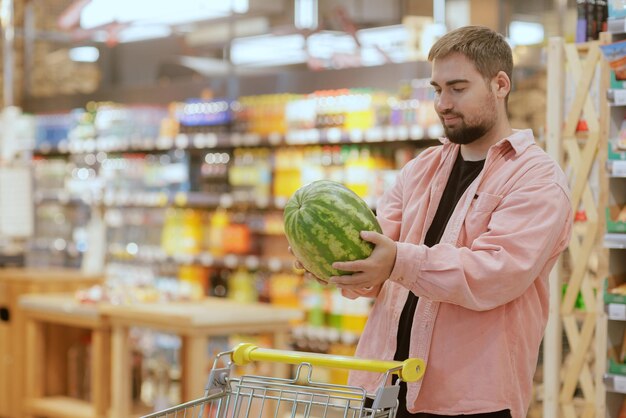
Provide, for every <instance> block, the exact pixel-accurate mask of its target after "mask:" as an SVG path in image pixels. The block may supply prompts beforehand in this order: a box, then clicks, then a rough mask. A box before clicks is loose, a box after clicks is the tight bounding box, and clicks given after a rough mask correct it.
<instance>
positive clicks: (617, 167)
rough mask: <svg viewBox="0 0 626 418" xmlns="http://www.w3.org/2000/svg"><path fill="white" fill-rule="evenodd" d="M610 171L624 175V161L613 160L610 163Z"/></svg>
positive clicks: (625, 174) (620, 175) (625, 162)
mask: <svg viewBox="0 0 626 418" xmlns="http://www.w3.org/2000/svg"><path fill="white" fill-rule="evenodd" d="M611 172H612V173H611V174H613V175H614V176H618V177H626V161H624V160H619V161H613V162H612V163H611Z"/></svg>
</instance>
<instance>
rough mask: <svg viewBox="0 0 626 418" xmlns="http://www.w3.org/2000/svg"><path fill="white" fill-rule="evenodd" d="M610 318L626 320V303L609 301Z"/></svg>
mask: <svg viewBox="0 0 626 418" xmlns="http://www.w3.org/2000/svg"><path fill="white" fill-rule="evenodd" d="M609 318H610V319H616V320H621V321H626V305H623V304H621V303H609Z"/></svg>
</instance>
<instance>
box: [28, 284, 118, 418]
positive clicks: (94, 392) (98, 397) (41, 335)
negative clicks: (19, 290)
mask: <svg viewBox="0 0 626 418" xmlns="http://www.w3.org/2000/svg"><path fill="white" fill-rule="evenodd" d="M19 303H20V307H21V309H22V311H23V313H24V316H25V320H26V352H25V359H26V362H25V363H26V370H25V371H26V390H25V398H24V407H23V413H24V416H28V417H31V416H46V417H68V418H71V417H76V418H92V417H93V418H105V417H106V416H107V413H108V407H109V403H110V402H109V390H110V386H111V385H110V382H109V380H110V372H109V370H110V365H111V364H110V359H111V355H110V347H111V341H110V328H109V325H108V322H107V320H106V318H104V317H103V316H102V315H101V314H100V312H99V310H98V308H97V307H96V306H95V305H85V304H81V303H79V302H77V301H75V300H74V297H73V296H72V295H70V294H45V295H26V296H22V297H21V298H20V301H19ZM50 324H54V325H63V326H65V327H71V328H69V329H68V328H64V329H63V328H57V329H56V330H55V332H54V333H52V332H51V333H47V329H48V328H49V326H50ZM77 329H87V330H89V331H90V332H91V376H90V381H91V402H86V401H81V400H78V399H73V398H70V397H68V396H65V394H57V393H50V392H49V390H50V389H49V388H47V387H46V379H45V371H46V370H49V369H50V368H62V367H59V366H58V364H59V363H60V364H65V362H66V361H67V357H66V353H67V349H68V345H69V344H70V343H71V340H72V331H76V330H77ZM46 334H48V335H46ZM74 340H75V339H74ZM55 348H56V349H55ZM55 351H56V352H57V353H56V355H55V353H54V352H55ZM56 374H57V375H58V376H59V375H60V376H66V372H65V370H57V371H56Z"/></svg>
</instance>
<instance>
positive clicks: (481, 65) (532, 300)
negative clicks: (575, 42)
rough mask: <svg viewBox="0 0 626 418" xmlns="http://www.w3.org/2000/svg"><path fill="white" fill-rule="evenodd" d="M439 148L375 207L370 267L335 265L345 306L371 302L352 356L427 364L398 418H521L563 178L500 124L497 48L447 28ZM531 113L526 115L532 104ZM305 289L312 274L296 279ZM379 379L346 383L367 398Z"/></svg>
mask: <svg viewBox="0 0 626 418" xmlns="http://www.w3.org/2000/svg"><path fill="white" fill-rule="evenodd" d="M429 61H431V62H432V81H431V84H432V86H433V88H434V89H435V108H436V111H437V113H438V114H439V117H440V119H441V123H442V124H443V126H444V129H445V134H446V138H443V140H442V142H443V146H441V147H431V148H429V149H427V150H425V151H424V152H422V153H421V154H420V155H419V156H418V157H417V158H415V159H414V160H412V161H411V162H409V163H408V164H407V165H406V166H405V167H404V168H403V169H402V171H401V173H400V174H399V177H398V179H397V183H396V184H395V186H394V187H393V188H392V189H391V190H389V191H388V192H387V193H386V194H385V195H384V196H383V197H382V198H381V200H380V202H379V204H378V211H377V217H378V220H379V222H380V224H381V227H382V230H383V233H384V234H378V233H376V232H373V231H363V232H362V238H363V239H364V240H367V241H370V242H372V243H374V244H375V245H376V246H375V249H374V251H373V252H372V254H371V255H370V257H369V258H367V259H365V260H359V261H352V262H336V263H334V264H333V266H334V267H335V268H337V269H340V270H345V271H349V272H353V274H352V275H348V276H340V277H332V278H331V279H330V281H331V282H332V283H334V284H335V285H337V286H338V287H339V288H341V289H342V292H343V294H344V295H345V296H348V297H358V296H368V297H375V298H376V301H375V304H374V306H373V309H372V312H371V314H370V317H369V319H368V323H367V325H366V327H365V330H364V332H363V334H362V336H361V339H360V341H359V345H358V347H357V356H360V357H366V358H381V359H391V358H395V359H396V360H403V359H405V358H407V357H418V358H422V359H424V360H425V361H426V373H425V375H424V378H423V379H422V380H421V381H419V382H416V383H409V384H408V385H407V384H405V383H402V385H401V392H400V396H399V400H400V407H399V410H398V416H399V417H409V416H416V417H429V416H457V415H468V416H475V417H490V418H491V417H513V418H522V417H525V416H526V412H527V409H528V406H529V403H530V398H531V390H532V379H533V375H534V372H535V368H536V364H537V358H538V351H539V345H540V342H541V339H542V336H543V332H544V329H545V324H546V321H547V317H548V274H549V272H550V270H551V269H552V267H553V265H554V263H555V262H556V260H557V258H558V256H559V254H560V253H561V252H562V251H563V250H564V249H565V248H566V246H567V243H568V241H569V236H570V229H571V224H572V213H571V212H572V211H571V208H570V200H569V194H568V193H569V192H568V188H567V187H568V186H567V179H566V178H565V176H564V174H563V172H562V171H561V170H560V168H559V167H558V166H557V165H556V164H555V162H554V161H553V160H551V159H550V158H549V157H548V156H547V155H546V154H545V153H544V152H543V151H542V150H541V149H540V148H539V147H538V146H537V145H536V144H535V142H534V139H533V135H532V132H531V131H530V130H514V129H512V128H511V126H510V124H509V120H508V117H507V112H506V109H507V98H508V95H509V92H510V90H511V72H512V67H513V61H512V54H511V49H510V47H509V46H508V44H507V43H506V42H505V40H504V38H503V37H502V36H501V35H499V34H498V33H496V32H493V31H492V30H490V29H487V28H483V27H476V26H470V27H463V28H460V29H457V30H454V31H452V32H450V33H448V34H446V35H445V36H443V37H442V38H441V39H439V40H438V41H437V42H436V43H435V45H434V46H433V47H432V49H431V51H430V54H429ZM529 105H532V104H529ZM306 274H307V275H308V276H309V277H311V274H310V273H306ZM381 378H382V377H380V376H376V375H374V374H370V373H367V372H352V373H351V375H350V384H353V385H357V386H363V387H365V388H366V389H368V390H371V391H373V390H375V389H376V388H377V387H378V386H379V385H380V384H381Z"/></svg>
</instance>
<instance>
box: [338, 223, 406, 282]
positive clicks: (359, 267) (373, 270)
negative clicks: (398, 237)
mask: <svg viewBox="0 0 626 418" xmlns="http://www.w3.org/2000/svg"><path fill="white" fill-rule="evenodd" d="M361 238H362V239H364V240H365V241H369V242H371V243H372V244H374V245H375V246H376V247H374V251H372V254H370V256H369V257H367V258H366V259H364V260H356V261H337V262H334V263H333V267H334V268H336V269H337V270H343V271H349V272H352V274H351V275H345V276H333V277H331V278H330V280H329V281H330V283H333V284H335V285H337V287H339V288H342V289H368V288H370V289H371V288H374V287H375V286H378V285H380V284H382V283H383V282H384V281H385V280H387V279H388V278H389V275H390V274H391V271H392V270H393V266H394V265H395V262H396V243H395V241H393V240H392V239H390V238H388V237H386V236H385V235H383V234H379V233H378V232H375V231H361Z"/></svg>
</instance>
